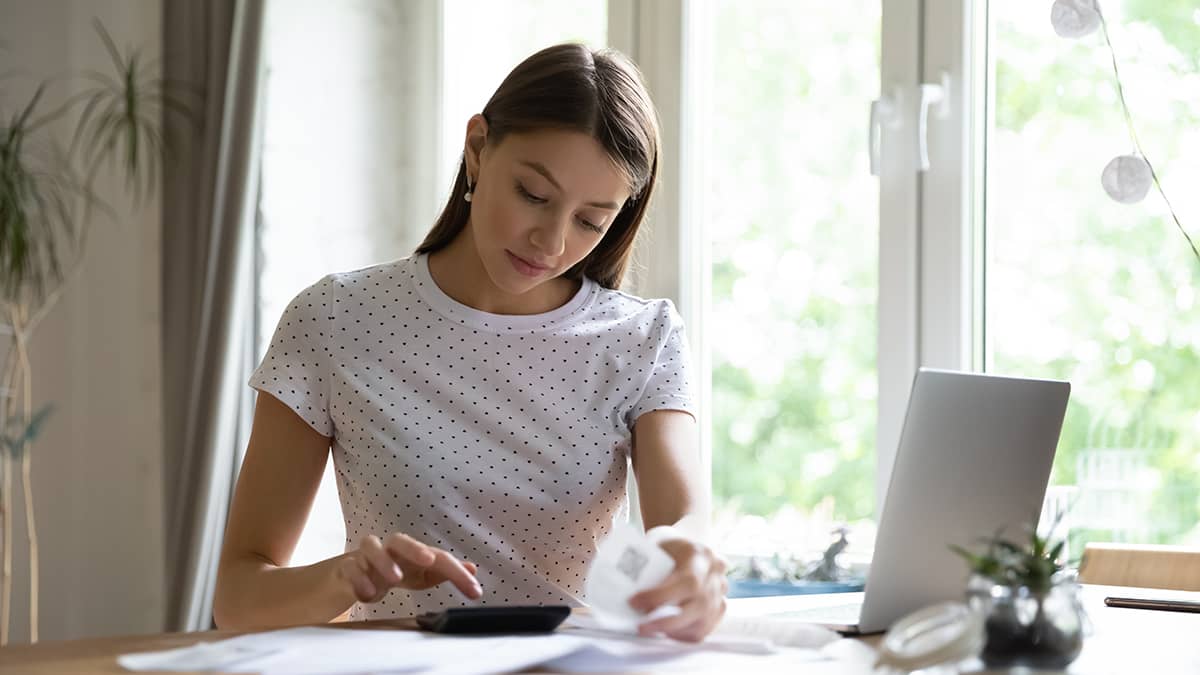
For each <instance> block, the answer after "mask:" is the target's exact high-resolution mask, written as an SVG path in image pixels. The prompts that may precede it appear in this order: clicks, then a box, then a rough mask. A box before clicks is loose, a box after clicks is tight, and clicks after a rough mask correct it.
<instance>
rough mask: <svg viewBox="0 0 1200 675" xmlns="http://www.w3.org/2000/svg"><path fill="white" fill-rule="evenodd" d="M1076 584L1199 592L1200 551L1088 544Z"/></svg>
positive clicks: (1164, 547)
mask: <svg viewBox="0 0 1200 675" xmlns="http://www.w3.org/2000/svg"><path fill="white" fill-rule="evenodd" d="M1079 581H1081V582H1083V583H1085V584H1099V585H1103V586H1137V587H1139V588H1169V589H1175V590H1180V591H1200V548H1184V547H1181V546H1147V545H1135V544H1088V545H1087V546H1086V547H1085V548H1084V551H1083V560H1082V561H1081V562H1080V564H1079Z"/></svg>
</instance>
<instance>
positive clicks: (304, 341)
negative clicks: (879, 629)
mask: <svg viewBox="0 0 1200 675" xmlns="http://www.w3.org/2000/svg"><path fill="white" fill-rule="evenodd" d="M463 150H464V152H463V161H462V164H461V166H460V167H459V171H458V177H457V178H456V179H455V182H454V187H453V190H452V193H451V196H450V199H449V202H448V203H447V204H446V207H445V209H444V210H443V212H442V214H441V216H440V217H439V218H438V220H437V222H436V223H435V225H434V227H433V229H432V230H431V231H430V233H429V234H428V236H427V237H426V239H425V241H424V242H423V243H422V244H421V246H420V247H419V248H418V249H417V251H416V253H415V254H414V255H413V256H411V257H409V258H404V259H402V260H397V261H394V262H390V263H386V264H381V265H376V266H373V267H368V268H366V269H361V270H357V271H353V272H347V273H344V274H332V275H329V276H326V277H325V278H324V279H322V280H320V281H319V282H317V283H316V284H314V285H313V286H311V287H309V288H308V289H307V290H305V291H303V292H302V293H300V294H299V295H298V296H297V297H296V299H295V300H294V301H293V302H292V304H291V306H290V307H289V308H288V309H287V310H286V311H285V313H284V315H283V317H282V318H281V320H280V322H279V326H278V328H277V329H276V332H275V335H274V337H273V339H272V342H271V346H270V349H269V350H268V352H267V354H266V356H265V357H264V359H263V362H262V364H261V365H260V366H259V368H258V369H257V370H256V371H255V372H254V374H253V376H252V377H251V379H250V384H251V386H253V387H254V388H255V389H257V390H258V391H259V394H258V402H257V405H256V409H255V416H254V426H253V431H252V433H251V438H250V442H249V447H248V449H247V452H246V458H245V462H244V464H243V466H242V470H241V474H240V476H239V478H238V483H237V488H236V492H235V495H234V499H233V505H232V509H231V512H230V516H229V524H228V528H227V530H226V533H225V543H224V548H223V551H222V556H221V562H220V569H219V574H218V581H217V588H216V597H215V601H214V615H215V618H216V621H217V624H218V625H219V626H221V627H222V628H226V627H230V628H246V627H251V626H268V625H271V626H277V625H288V624H301V623H314V622H324V621H330V620H333V619H335V618H338V617H340V616H342V615H343V614H346V613H347V612H348V616H349V618H350V619H371V618H392V617H398V616H409V615H413V614H418V613H421V612H426V611H434V610H438V609H441V608H444V607H448V606H457V605H462V604H467V603H476V602H477V603H478V604H483V605H486V604H497V605H501V604H571V605H580V604H582V603H583V602H584V600H585V598H584V597H583V584H584V579H585V577H586V574H587V569H588V564H589V563H590V561H591V560H592V558H593V556H594V554H595V551H596V546H597V544H598V542H599V541H600V540H601V539H602V538H603V537H604V536H605V535H606V534H607V533H608V531H609V530H610V529H611V527H612V525H613V522H614V518H623V517H624V516H625V512H624V511H623V510H622V509H623V508H624V507H625V506H626V501H625V481H626V478H627V472H626V466H627V460H628V461H629V462H630V464H631V465H632V467H633V473H634V476H635V478H636V480H637V485H638V488H639V496H640V501H641V510H642V519H643V522H644V524H645V526H646V527H647V528H653V527H656V526H667V525H670V524H673V523H676V522H678V521H679V520H680V519H682V518H683V517H685V516H687V515H689V514H696V515H698V516H701V517H703V515H704V514H703V512H704V509H706V508H707V505H706V503H704V497H703V488H702V485H703V482H702V480H701V476H700V462H699V456H698V445H697V440H696V439H697V435H696V424H695V419H694V417H693V415H694V408H693V398H692V396H693V391H692V384H691V381H690V379H689V372H688V365H687V362H688V355H687V346H686V340H685V337H684V332H683V326H682V324H681V321H680V319H679V316H678V314H677V313H676V311H675V309H674V307H673V306H672V304H671V303H670V301H668V300H642V299H640V298H636V297H634V296H631V295H628V294H626V293H622V292H620V291H619V290H617V289H618V287H619V285H620V282H621V278H622V276H623V274H624V272H625V269H626V266H627V264H628V262H629V257H630V253H631V250H632V246H633V243H634V239H635V236H636V234H637V231H638V227H639V225H640V224H641V222H642V218H643V216H644V215H645V212H646V204H647V201H648V200H649V198H650V195H651V193H652V191H653V188H654V182H655V179H656V177H657V172H658V153H659V133H658V125H657V121H656V117H655V113H654V108H653V104H652V103H651V101H650V97H649V95H648V94H647V92H646V90H645V87H644V85H643V83H642V81H641V78H640V75H639V73H638V71H637V69H636V68H635V66H633V65H632V64H631V63H630V62H629V61H628V60H627V59H625V58H624V57H623V56H622V55H620V54H619V53H617V52H615V51H612V50H599V51H592V50H590V49H588V48H586V47H583V46H581V45H574V44H565V45H558V46H555V47H550V48H548V49H545V50H543V51H541V52H538V53H537V54H534V55H533V56H531V57H530V58H528V59H527V60H525V61H524V62H523V63H521V64H520V65H518V66H517V67H516V68H515V69H514V70H513V71H512V73H510V74H509V76H508V77H507V78H506V79H505V80H504V82H503V83H502V84H501V85H500V87H499V89H497V90H496V92H495V94H494V95H493V96H492V98H491V100H490V101H488V103H487V105H486V106H485V107H484V109H483V112H482V113H481V114H478V115H475V116H473V117H472V118H471V119H470V121H469V122H468V124H467V130H466V138H465V143H464V148H463ZM331 447H332V452H333V459H334V465H335V468H336V471H337V480H338V491H339V494H340V497H341V501H342V510H343V515H344V517H345V522H346V552H345V553H344V554H343V555H340V556H338V557H336V558H332V559H329V560H325V561H322V562H320V563H317V564H314V565H309V566H306V567H294V568H293V567H287V563H288V560H289V558H290V557H291V554H292V551H293V549H294V547H295V544H296V541H297V539H298V538H299V536H300V532H301V529H302V528H303V525H304V522H305V519H306V518H307V515H308V512H309V509H310V508H311V505H312V500H313V498H314V495H315V492H316V490H317V486H318V484H319V482H320V479H321V474H322V470H323V468H324V466H325V462H326V458H327V457H328V454H329V452H330V451H331ZM661 546H662V547H663V548H664V549H665V550H666V551H667V552H668V553H669V554H670V555H671V556H672V557H673V558H674V560H675V562H676V568H675V570H674V572H673V573H672V574H671V576H670V577H669V578H668V579H667V580H666V581H665V582H664V583H663V584H662V585H661V586H659V587H657V588H654V589H650V590H647V591H644V592H642V593H639V594H637V595H635V596H633V598H631V599H630V604H631V605H632V606H633V607H634V608H635V609H637V610H640V611H643V612H649V611H650V610H653V609H655V608H657V607H659V606H661V605H667V604H670V605H676V606H678V607H679V608H680V609H681V611H680V612H679V613H678V614H677V615H675V616H668V617H666V618H661V619H656V620H654V621H648V622H646V623H643V624H642V628H641V631H642V632H643V633H645V634H654V633H663V634H666V635H669V636H672V637H675V638H677V639H681V640H690V641H696V640H700V639H703V637H704V636H705V635H707V634H708V633H709V632H710V631H712V629H713V628H714V627H715V625H716V623H717V622H718V620H719V619H720V618H721V616H722V614H723V613H724V611H725V600H724V596H725V591H726V589H727V586H726V582H725V576H724V572H725V565H724V563H723V562H722V561H721V560H720V559H719V558H717V557H716V556H715V555H714V554H713V552H712V551H711V550H710V549H709V548H708V547H706V546H705V545H703V544H702V543H700V542H698V541H694V540H691V539H689V538H688V537H686V536H683V535H682V534H677V535H676V536H674V537H671V538H668V539H667V540H665V541H662V543H661Z"/></svg>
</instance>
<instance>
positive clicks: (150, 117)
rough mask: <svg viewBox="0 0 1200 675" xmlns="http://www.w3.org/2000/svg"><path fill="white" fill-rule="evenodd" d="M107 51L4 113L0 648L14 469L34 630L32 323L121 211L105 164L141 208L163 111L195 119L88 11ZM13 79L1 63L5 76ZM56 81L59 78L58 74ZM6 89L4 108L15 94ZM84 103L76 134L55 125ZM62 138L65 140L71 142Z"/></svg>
mask: <svg viewBox="0 0 1200 675" xmlns="http://www.w3.org/2000/svg"><path fill="white" fill-rule="evenodd" d="M93 25H94V26H95V29H96V33H97V34H98V36H99V38H100V39H101V41H102V42H103V44H104V47H105V50H106V51H107V52H108V54H109V56H110V57H111V59H112V66H113V69H112V71H111V72H109V73H104V72H100V71H97V70H90V69H89V70H87V71H85V72H83V73H80V76H81V79H82V81H83V82H84V85H83V86H82V87H81V91H79V92H78V93H75V94H74V95H71V96H69V97H67V98H66V99H65V100H63V101H62V102H61V103H59V104H58V105H56V106H54V107H52V108H50V109H49V110H48V111H45V110H43V108H44V107H45V105H44V104H45V100H44V99H45V97H46V95H47V93H48V92H49V91H50V88H51V86H50V85H51V81H43V82H41V83H40V84H38V86H37V87H36V89H35V91H34V93H33V95H32V96H30V97H29V99H28V100H27V101H26V102H24V103H22V104H20V105H18V106H16V108H15V112H13V113H12V114H11V115H8V114H7V113H4V112H0V335H2V336H4V337H3V338H2V340H3V342H7V345H4V344H2V343H0V357H2V358H0V533H2V536H3V539H2V540H0V553H2V556H3V562H2V565H3V567H2V572H0V646H3V645H5V644H7V642H8V630H9V612H10V605H11V597H12V551H13V541H12V538H13V525H14V523H13V487H14V486H13V480H14V477H15V475H16V474H17V473H18V471H19V475H20V480H21V487H22V492H23V493H24V502H25V509H24V510H25V531H26V536H27V538H28V543H29V570H30V571H29V636H30V642H37V639H38V539H37V529H36V527H35V520H34V512H33V494H32V490H33V482H32V480H31V477H30V476H31V474H30V471H31V468H30V466H31V459H32V454H31V444H32V443H33V441H34V440H35V438H36V437H37V435H38V431H39V429H41V428H42V427H43V426H44V422H45V419H46V416H47V413H48V412H49V406H46V407H43V408H42V409H41V410H38V411H36V412H35V411H34V410H33V376H32V372H31V368H30V358H29V350H30V347H31V345H32V340H33V333H34V330H35V329H36V328H37V327H38V324H39V322H40V321H41V320H42V319H43V318H44V317H45V316H46V314H47V313H48V312H49V311H50V309H51V308H53V307H54V305H55V303H56V301H57V300H58V298H59V297H60V295H61V294H62V292H63V290H64V288H65V287H66V286H67V282H68V281H69V280H70V278H71V277H72V276H73V274H74V273H75V272H77V271H78V270H79V268H80V265H79V263H80V262H81V260H82V254H83V250H84V244H85V241H86V234H87V228H88V225H89V223H90V221H91V216H92V214H93V212H101V213H104V214H106V215H108V216H109V217H113V218H115V216H116V212H115V210H114V209H112V208H111V207H110V206H108V205H107V204H106V203H105V201H104V200H103V199H102V198H101V197H100V196H99V195H97V194H96V193H95V191H94V190H93V184H94V180H95V179H96V177H97V175H98V172H99V171H100V169H101V168H103V167H105V166H109V167H112V168H114V169H118V168H119V174H118V175H122V176H123V177H124V178H125V185H126V188H127V189H128V191H129V192H131V193H132V195H133V197H134V203H135V205H140V204H141V203H142V202H143V198H148V197H150V196H151V195H152V194H153V192H154V189H155V186H156V183H157V181H158V179H159V176H160V173H161V169H162V164H163V161H164V159H165V158H167V157H170V156H171V152H170V151H171V146H172V143H171V139H170V138H169V136H168V134H167V133H166V129H165V128H164V125H163V123H162V116H163V115H165V114H168V113H175V114H180V115H182V116H184V117H186V118H188V119H189V120H191V121H192V122H193V124H195V123H196V122H197V120H196V118H195V116H194V115H193V114H192V112H191V108H190V107H189V105H187V104H186V103H185V102H184V100H183V99H182V98H181V97H180V96H179V95H180V94H188V95H189V96H188V98H189V99H190V100H196V97H195V94H196V93H197V92H196V90H195V88H194V87H185V86H183V85H181V84H179V83H172V82H168V81H166V80H164V79H163V78H161V77H159V76H158V71H159V67H158V63H157V59H148V58H145V55H144V54H142V52H141V51H140V50H138V49H127V50H125V52H122V51H121V50H119V49H117V46H116V44H115V43H114V42H113V39H112V37H110V36H109V34H108V31H106V30H105V29H104V26H103V25H102V24H101V23H100V22H99V21H97V20H93ZM12 76H13V73H12V72H0V82H3V81H4V80H7V79H9V78H11V77H12ZM56 79H57V78H56ZM5 93H6V92H4V91H3V90H0V108H2V107H6V106H5V105H4V104H7V103H9V101H8V100H6V99H8V98H9V97H8V96H5V95H4V94H5ZM77 110H78V113H79V114H78V116H77V117H75V118H74V124H73V127H74V131H73V133H71V135H70V139H69V140H70V142H69V143H64V142H60V141H61V140H63V139H60V138H58V137H56V136H55V133H56V132H57V131H59V128H58V127H56V125H55V123H56V122H58V121H59V120H62V119H63V118H64V117H66V116H67V115H69V114H71V113H73V112H75V111H77ZM64 146H65V147H64Z"/></svg>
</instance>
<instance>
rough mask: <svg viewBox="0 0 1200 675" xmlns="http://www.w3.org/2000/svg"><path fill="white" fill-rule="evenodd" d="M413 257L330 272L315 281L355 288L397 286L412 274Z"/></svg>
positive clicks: (342, 287)
mask: <svg viewBox="0 0 1200 675" xmlns="http://www.w3.org/2000/svg"><path fill="white" fill-rule="evenodd" d="M412 264H413V258H412V257H411V256H410V257H407V258H398V259H396V260H390V261H388V262H382V263H376V264H374V265H368V266H366V267H359V268H356V269H351V270H345V271H341V272H330V273H329V274H326V275H325V276H324V277H323V278H322V279H321V280H320V281H319V282H317V283H333V284H336V285H337V286H338V287H339V289H346V290H351V291H353V290H356V289H358V288H363V289H365V288H370V287H374V286H389V287H392V286H397V285H402V284H406V283H408V280H409V279H410V278H411V276H412Z"/></svg>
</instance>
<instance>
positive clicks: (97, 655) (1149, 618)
mask: <svg viewBox="0 0 1200 675" xmlns="http://www.w3.org/2000/svg"><path fill="white" fill-rule="evenodd" d="M1106 595H1148V596H1152V597H1162V596H1169V595H1173V596H1175V597H1181V598H1188V599H1200V593H1174V594H1172V593H1171V592H1169V591H1157V590H1142V589H1131V588H1120V587H1108V586H1085V587H1084V597H1085V602H1086V604H1087V609H1088V613H1089V616H1090V618H1091V621H1092V624H1093V626H1094V631H1093V633H1092V634H1091V635H1090V636H1089V637H1088V638H1087V639H1086V640H1085V642H1084V649H1083V654H1082V655H1080V657H1079V659H1078V660H1076V662H1075V663H1073V664H1071V667H1070V669H1069V670H1068V671H1067V672H1068V673H1105V674H1107V673H1113V674H1118V673H1119V674H1122V675H1125V674H1129V675H1134V674H1141V673H1156V674H1157V673H1190V674H1192V675H1195V674H1197V673H1200V614H1186V613H1180V612H1160V611H1147V610H1135V609H1116V608H1111V607H1105V606H1104V602H1103V601H1104V597H1105V596H1106ZM843 602H845V596H840V597H839V595H836V594H835V595H806V596H791V597H780V598H746V599H744V600H732V601H730V604H731V611H732V612H736V613H738V614H756V613H758V612H760V611H770V610H774V609H776V608H787V609H803V608H808V607H817V606H821V605H828V604H840V603H843ZM334 625H335V626H337V627H342V628H345V629H347V630H379V629H385V630H386V629H397V628H398V629H402V630H414V629H415V628H416V625H415V623H414V622H413V620H412V619H400V620H396V621H372V622H358V623H343V624H334ZM239 634H240V633H238V632H237V631H208V632H204V633H168V634H161V635H141V636H130V637H113V638H94V639H85V640H68V641H63V642H45V643H41V644H38V645H32V646H29V645H25V646H16V647H6V648H4V649H0V673H3V674H5V675H8V674H10V673H11V674H13V675H15V674H16V673H21V674H22V675H41V674H46V675H49V674H50V673H53V674H54V675H59V674H61V673H110V674H111V673H124V672H127V671H125V670H123V669H122V668H121V667H120V666H118V665H117V663H116V657H117V655H118V654H124V653H128V652H136V651H152V650H158V649H170V648H173V647H183V646H186V645H189V644H193V643H195V642H199V641H202V640H204V641H208V640H217V639H221V638H226V637H232V636H234V635H239ZM878 639H879V637H878V636H874V637H870V638H865V640H866V641H868V642H869V643H870V644H874V643H876V642H877V641H878ZM814 665H821V666H822V667H820V668H818V670H819V671H820V672H822V673H831V672H845V673H853V672H863V671H862V670H861V668H850V667H849V666H847V667H846V668H845V669H842V670H838V669H836V668H832V669H831V667H830V666H831V665H832V664H814ZM796 672H797V673H803V672H806V671H805V669H804V667H803V666H799V667H797V668H796Z"/></svg>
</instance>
